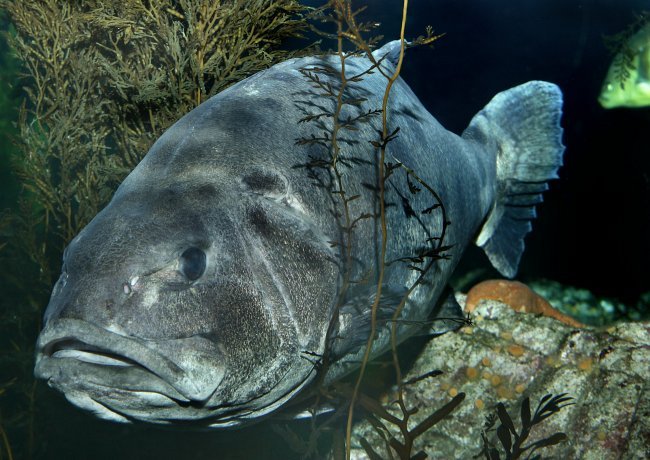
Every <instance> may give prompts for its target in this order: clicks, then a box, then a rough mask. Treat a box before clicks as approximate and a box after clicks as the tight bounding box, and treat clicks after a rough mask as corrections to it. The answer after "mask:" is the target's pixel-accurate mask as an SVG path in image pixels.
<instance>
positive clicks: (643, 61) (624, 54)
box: [598, 18, 650, 109]
mask: <svg viewBox="0 0 650 460" xmlns="http://www.w3.org/2000/svg"><path fill="white" fill-rule="evenodd" d="M643 23H644V25H643V26H642V27H641V28H640V29H638V31H637V32H636V33H633V34H631V33H630V32H622V33H621V34H618V35H616V36H615V37H613V39H612V41H614V42H619V41H621V42H622V43H619V46H618V52H617V53H616V55H615V56H614V59H613V60H612V64H611V65H610V66H609V70H608V71H607V76H606V77H605V81H604V82H603V86H602V89H601V91H600V96H599V97H598V102H600V105H601V106H603V107H604V108H606V109H613V108H616V107H647V106H650V21H648V19H647V18H645V19H643ZM633 27H634V26H631V27H630V28H633ZM630 28H628V29H630ZM626 36H627V38H626V39H625V38H624V37H626Z"/></svg>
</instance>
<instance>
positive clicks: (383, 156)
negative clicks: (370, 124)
mask: <svg viewBox="0 0 650 460" xmlns="http://www.w3.org/2000/svg"><path fill="white" fill-rule="evenodd" d="M407 10H408V0H404V1H403V8H402V24H401V29H400V41H401V44H400V53H399V60H398V61H397V67H396V69H395V72H394V73H393V75H392V76H391V77H390V78H389V79H388V84H387V85H386V90H385V91H384V98H383V101H382V107H381V110H382V120H381V122H382V141H383V140H384V139H386V138H387V137H388V119H387V108H388V96H389V95H390V90H391V88H392V87H393V84H394V83H395V81H396V80H397V78H398V77H399V74H400V71H401V69H402V61H403V60H404V33H405V29H406V13H407ZM386 146H387V143H386V142H385V141H383V142H382V147H381V150H380V158H379V178H380V179H379V212H380V222H381V258H380V260H379V263H380V266H379V276H378V279H377V291H376V294H375V301H374V303H373V305H372V312H371V318H370V336H369V337H368V342H367V343H366V350H365V352H364V354H363V360H362V362H361V368H360V370H359V376H358V377H357V381H356V382H355V385H354V391H353V393H352V398H351V400H350V407H349V409H348V420H347V426H346V432H345V436H346V448H345V458H346V459H347V460H349V459H350V449H351V439H352V420H353V417H354V405H355V402H356V399H357V396H358V394H359V387H360V386H361V381H362V380H363V376H364V373H365V370H366V366H367V364H368V360H369V359H370V351H371V350H372V343H373V342H374V340H375V334H376V332H377V309H378V307H379V301H380V298H381V290H382V284H383V282H384V273H385V269H386V263H385V261H386V246H387V242H388V230H387V226H386V205H385V202H384V193H385V187H384V185H385V180H386V177H385V171H384V169H385V159H386Z"/></svg>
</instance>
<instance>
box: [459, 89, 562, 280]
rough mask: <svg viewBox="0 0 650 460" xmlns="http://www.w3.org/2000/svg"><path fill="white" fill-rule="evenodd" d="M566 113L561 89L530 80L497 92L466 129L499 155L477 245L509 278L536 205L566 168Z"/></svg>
mask: <svg viewBox="0 0 650 460" xmlns="http://www.w3.org/2000/svg"><path fill="white" fill-rule="evenodd" d="M561 116H562V92H561V91H560V88H558V87H557V86H556V85H554V84H552V83H548V82H543V81H531V82H528V83H525V84H523V85H520V86H516V87H514V88H512V89H509V90H507V91H503V92H501V93H499V94H497V95H496V96H495V97H494V98H493V99H492V100H491V101H490V102H489V103H488V105H487V106H485V108H484V109H483V110H481V111H480V112H479V113H478V114H477V115H476V116H475V117H474V118H473V119H472V121H471V123H470V124H469V126H468V128H467V129H466V130H465V132H464V133H463V138H465V139H471V140H474V141H477V142H480V143H482V144H484V145H485V147H486V148H488V149H492V150H493V151H494V152H495V153H496V175H497V185H496V199H495V201H494V205H493V208H492V210H491V211H490V213H489V214H488V216H487V219H486V221H485V223H484V225H483V227H482V229H481V232H480V233H479V236H478V237H477V239H476V244H477V245H478V246H480V247H482V248H483V250H484V251H485V253H486V254H487V256H488V258H489V259H490V262H491V263H492V265H493V266H494V267H495V268H496V269H497V270H499V272H500V273H501V274H503V275H504V276H506V277H509V278H511V277H513V276H514V275H515V274H516V272H517V267H518V265H519V260H520V258H521V254H522V252H523V251H524V237H525V236H526V234H527V233H528V232H529V231H530V230H531V223H530V221H531V220H532V219H534V218H535V205H536V204H539V203H541V202H542V193H543V192H544V191H546V190H547V189H548V185H547V183H546V182H547V181H548V180H550V179H557V177H558V175H557V170H558V169H559V168H560V166H562V154H563V153H564V145H563V144H562V127H561V126H560V118H561Z"/></svg>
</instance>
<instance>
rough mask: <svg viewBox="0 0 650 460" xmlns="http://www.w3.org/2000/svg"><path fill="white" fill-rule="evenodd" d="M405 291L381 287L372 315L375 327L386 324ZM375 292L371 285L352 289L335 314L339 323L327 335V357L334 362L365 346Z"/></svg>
mask: <svg viewBox="0 0 650 460" xmlns="http://www.w3.org/2000/svg"><path fill="white" fill-rule="evenodd" d="M407 293H408V291H407V290H406V289H403V290H395V289H391V288H390V287H386V286H383V287H382V293H381V297H380V299H379V303H378V304H377V309H376V316H375V318H376V324H377V327H380V326H383V325H385V324H386V322H388V321H390V320H391V319H392V317H393V314H394V313H395V310H396V308H397V307H398V306H399V304H400V303H401V302H402V300H403V299H404V297H405V296H406V295H407ZM376 294H377V293H376V288H375V287H374V286H373V287H364V288H363V289H352V290H351V293H350V296H349V298H348V300H346V302H345V303H344V304H343V305H341V307H340V308H339V311H338V317H337V318H335V321H337V322H338V324H337V325H336V326H335V329H334V333H333V334H332V335H331V338H330V342H331V344H330V353H331V355H330V356H331V359H332V360H333V361H335V360H337V359H339V358H340V357H342V356H345V355H346V354H348V353H350V352H356V351H357V350H358V349H359V348H360V347H362V346H365V344H366V342H367V341H368V337H369V336H370V330H371V325H372V324H371V323H372V307H373V305H374V303H375V299H376Z"/></svg>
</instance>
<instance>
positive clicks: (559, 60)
mask: <svg viewBox="0 0 650 460" xmlns="http://www.w3.org/2000/svg"><path fill="white" fill-rule="evenodd" d="M319 3H320V2H310V4H319ZM362 3H363V2H357V4H358V5H361V4H362ZM367 4H368V6H369V8H368V11H367V13H366V15H367V17H368V18H372V19H373V20H376V21H378V22H381V23H382V27H381V32H382V33H383V34H384V35H385V36H386V40H388V39H393V38H397V35H398V33H399V19H400V16H401V2H399V1H396V0H391V1H386V0H382V1H371V0H369V1H368V2H367ZM644 8H645V9H650V2H648V1H641V0H585V1H580V0H535V1H533V0H529V1H512V0H426V1H425V0H413V1H411V9H410V14H409V22H408V29H407V34H408V35H409V36H411V37H414V36H417V35H419V34H421V33H423V31H424V28H425V26H426V25H429V24H430V25H432V26H433V28H434V29H435V31H436V32H437V33H441V32H444V33H445V34H446V35H445V37H444V38H442V39H441V40H439V41H437V42H436V44H435V47H434V48H433V49H429V48H421V49H415V50H410V51H409V54H408V56H407V58H406V61H405V67H404V69H403V72H402V76H403V77H404V78H405V79H406V80H407V82H408V83H409V84H410V86H411V87H412V89H413V90H414V92H415V93H416V94H417V95H418V96H419V97H420V99H421V101H422V102H423V103H424V105H425V106H426V107H427V108H428V109H429V110H430V111H431V112H432V113H433V114H434V116H435V117H436V118H437V119H438V120H439V121H440V122H441V123H442V124H443V125H444V126H445V127H447V128H448V129H450V130H451V131H454V132H457V133H459V132H461V131H462V130H463V129H464V128H465V126H466V125H467V123H468V122H469V120H470V119H471V117H472V116H473V115H474V114H475V113H476V112H477V111H478V110H480V109H481V108H482V107H483V106H484V105H485V104H486V103H487V102H488V101H489V100H490V98H491V97H492V96H493V95H494V94H495V93H497V92H499V91H501V90H504V89H507V88H509V87H512V86H514V85H517V84H520V83H523V82H525V81H528V80H532V79H542V80H548V81H551V82H555V83H557V84H559V85H560V87H561V88H562V90H563V92H564V95H565V112H564V113H565V115H564V119H563V125H564V128H565V144H566V146H567V151H566V153H565V157H564V158H565V166H564V167H563V168H562V169H561V171H560V180H558V181H555V182H553V183H552V184H551V190H550V191H549V192H548V193H547V194H546V196H545V203H544V204H543V205H542V206H540V207H539V208H538V210H539V213H538V214H539V219H538V220H537V222H536V223H535V224H534V231H533V233H532V234H531V235H529V236H528V238H527V240H526V246H527V250H526V252H525V254H524V257H523V260H522V264H521V270H520V276H519V277H520V278H523V279H527V278H539V277H545V278H549V279H553V280H556V281H560V282H561V283H564V284H569V285H574V286H578V287H583V288H587V289H589V290H591V291H592V292H594V293H595V294H597V295H600V296H609V297H614V298H618V299H620V300H623V301H625V302H628V303H635V302H636V301H637V299H638V298H639V296H640V294H642V293H643V292H647V291H649V290H650V283H649V282H648V281H649V279H650V262H649V260H650V240H649V238H648V235H650V142H649V141H648V136H649V134H648V133H649V132H650V129H649V127H650V109H649V108H646V109H636V110H631V109H615V110H604V109H602V108H601V107H600V106H599V105H598V103H597V100H596V98H597V96H598V93H599V91H600V85H601V83H602V79H603V78H604V75H605V72H606V70H607V68H608V66H609V64H610V62H611V58H612V56H611V54H610V53H609V52H608V51H607V49H606V48H605V46H604V44H603V36H604V35H611V34H614V33H617V32H619V31H621V30H622V29H624V28H625V26H626V25H627V24H629V23H631V22H632V21H633V20H634V14H635V13H639V12H640V11H642V10H643V9H644ZM5 62H6V61H5V60H4V57H0V66H3V67H2V70H6V68H5ZM6 96H7V94H4V93H3V94H2V95H0V117H2V120H1V121H0V129H4V128H6V121H7V119H8V118H10V117H11V116H12V114H13V111H12V110H11V109H10V108H7V107H6V104H2V101H3V100H4V99H2V98H4V97H6ZM0 142H1V144H0V148H1V149H2V151H1V152H0V206H1V207H9V206H13V203H14V201H15V196H16V195H15V191H16V187H17V186H16V182H15V181H12V179H11V177H10V174H9V166H8V162H7V155H6V153H7V151H8V149H10V148H11V147H10V145H9V143H8V141H7V139H6V138H5V137H3V138H2V139H1V140H0ZM471 259H472V260H473V263H476V264H479V265H483V266H484V265H485V264H486V262H485V261H484V259H483V258H482V256H481V255H480V254H478V253H475V254H473V256H472V257H471ZM0 283H2V280H0ZM0 288H3V285H2V284H0ZM0 294H4V289H0ZM19 304H20V299H16V305H19ZM43 307H45V306H44V305H43ZM35 339H36V337H34V340H35ZM2 343H6V341H3V342H2ZM1 351H2V353H10V352H11V351H10V350H1ZM10 377H11V376H5V375H2V376H0V382H3V381H6V380H7V379H9V378H10ZM37 385H38V386H37V387H36V388H37V389H38V391H39V394H41V396H40V398H41V399H40V400H39V402H38V404H39V407H38V419H37V420H36V424H35V425H34V427H33V430H30V428H29V426H27V425H25V426H20V427H18V428H14V429H9V428H8V433H9V435H10V442H11V444H12V446H13V447H14V452H15V455H16V458H23V457H25V456H27V452H28V450H27V448H26V447H25V445H26V443H27V439H28V436H29V432H30V431H32V432H33V433H34V440H33V442H32V445H33V446H34V448H33V451H32V452H33V454H34V456H36V457H38V458H48V459H49V458H52V459H59V458H67V459H77V458H78V459H84V458H97V459H104V458H105V459H108V458H111V459H113V458H134V459H135V458H151V459H153V458H156V459H172V458H200V459H204V458H205V459H208V458H209V459H217V458H219V459H248V458H262V459H265V458H268V459H273V458H277V459H280V458H290V457H287V447H286V445H285V444H284V443H283V442H282V441H280V440H279V439H278V437H277V435H276V434H275V433H274V432H273V431H272V430H271V429H270V428H269V426H268V425H266V424H265V425H260V426H257V427H253V428H250V429H244V430H238V431H233V432H228V433H188V432H176V431H167V430H160V429H156V428H150V427H144V426H135V427H134V426H123V425H116V424H111V423H108V422H103V421H99V420H96V419H94V418H92V417H91V416H89V415H86V414H85V413H81V412H80V411H78V410H77V409H75V408H74V407H72V406H71V405H70V404H68V403H67V402H65V400H64V399H63V398H62V397H61V396H60V395H58V394H55V392H53V391H50V390H47V389H45V385H44V384H43V383H41V382H39V383H38V384H37ZM3 398H4V399H3ZM0 404H1V405H2V406H1V407H2V414H3V417H4V418H5V419H7V418H8V416H10V415H11V414H10V412H11V411H12V410H18V407H17V406H16V404H14V403H13V402H12V401H9V400H7V398H6V395H5V396H4V397H3V396H0ZM0 422H2V420H1V419H0ZM477 423H478V424H480V423H482V420H477ZM10 428H11V427H10ZM298 429H301V428H298ZM302 429H303V430H305V431H306V430H307V428H306V427H303V428H302ZM0 442H1V441H0ZM477 445H478V440H477ZM296 458H297V457H296Z"/></svg>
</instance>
